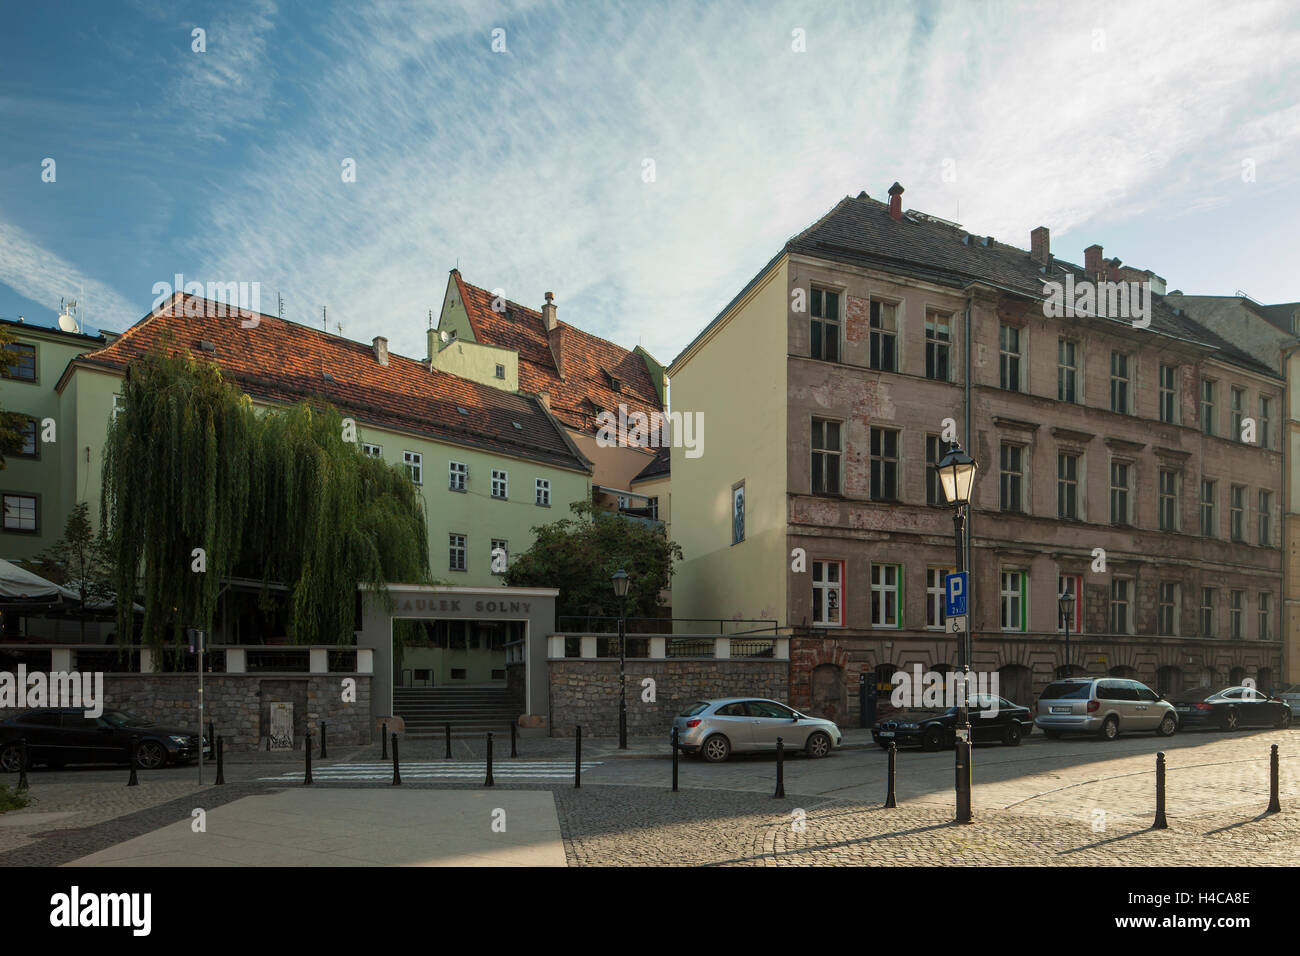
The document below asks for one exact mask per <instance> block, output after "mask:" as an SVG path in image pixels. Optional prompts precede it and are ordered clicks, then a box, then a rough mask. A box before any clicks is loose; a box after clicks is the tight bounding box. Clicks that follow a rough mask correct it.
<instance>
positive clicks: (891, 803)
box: [885, 740, 898, 810]
mask: <svg viewBox="0 0 1300 956" xmlns="http://www.w3.org/2000/svg"><path fill="white" fill-rule="evenodd" d="M897 773H898V745H897V744H895V743H894V742H893V741H892V740H891V741H890V742H889V792H888V793H886V794H885V809H886V810H888V809H890V808H892V807H897V806H898V798H897V797H895V796H894V777H895V776H896V775H897Z"/></svg>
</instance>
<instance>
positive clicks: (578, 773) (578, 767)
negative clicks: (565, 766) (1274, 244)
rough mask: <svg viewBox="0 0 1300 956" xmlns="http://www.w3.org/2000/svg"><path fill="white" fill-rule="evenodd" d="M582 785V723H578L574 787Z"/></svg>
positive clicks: (574, 740) (575, 742) (574, 760)
mask: <svg viewBox="0 0 1300 956" xmlns="http://www.w3.org/2000/svg"><path fill="white" fill-rule="evenodd" d="M581 786H582V724H578V734H577V736H576V737H574V738H573V789H574V790H577V789H578V788H579V787H581Z"/></svg>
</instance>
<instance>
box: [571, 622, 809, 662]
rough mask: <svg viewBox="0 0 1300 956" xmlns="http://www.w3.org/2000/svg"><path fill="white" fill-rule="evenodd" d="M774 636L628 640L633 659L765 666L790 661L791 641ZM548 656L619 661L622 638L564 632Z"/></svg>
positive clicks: (665, 636)
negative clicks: (726, 661) (619, 644)
mask: <svg viewBox="0 0 1300 956" xmlns="http://www.w3.org/2000/svg"><path fill="white" fill-rule="evenodd" d="M768 633H769V634H771V635H772V636H770V637H751V636H742V637H736V636H732V635H729V634H662V635H653V634H652V635H641V636H633V635H629V636H628V637H627V657H628V658H629V659H631V660H651V661H654V660H732V661H749V662H753V663H761V662H764V661H774V660H779V661H784V660H789V659H790V638H789V635H788V634H785V633H780V632H778V631H776V629H775V628H773V629H772V630H771V631H769V632H768ZM547 657H548V658H551V659H561V658H562V659H567V660H590V661H598V660H618V657H619V647H618V638H617V637H611V636H610V635H608V634H598V633H592V632H590V631H587V632H561V633H556V634H551V635H550V636H549V637H548V638H547Z"/></svg>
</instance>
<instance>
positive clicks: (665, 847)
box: [555, 787, 1300, 866]
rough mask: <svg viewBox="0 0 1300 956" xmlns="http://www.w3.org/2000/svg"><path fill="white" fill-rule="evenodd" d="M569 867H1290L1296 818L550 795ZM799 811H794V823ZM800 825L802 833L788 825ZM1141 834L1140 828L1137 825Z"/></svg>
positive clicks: (712, 795) (650, 794)
mask: <svg viewBox="0 0 1300 956" xmlns="http://www.w3.org/2000/svg"><path fill="white" fill-rule="evenodd" d="M555 797H556V804H557V807H558V808H559V810H560V824H561V827H562V830H563V833H564V836H565V847H566V850H567V853H568V858H569V863H570V865H574V866H889V865H893V866H918V865H926V866H981V865H1000V866H1008V865H1011V866H1193V865H1196V866H1213V865H1219V866H1233V865H1237V866H1261V865H1267V866H1295V865H1296V863H1297V862H1300V811H1296V810H1286V811H1284V812H1282V813H1280V814H1273V815H1271V816H1267V817H1254V818H1251V817H1245V818H1243V817H1241V816H1240V815H1233V814H1226V813H1217V814H1211V815H1206V816H1201V817H1195V818H1189V819H1186V820H1178V819H1171V820H1170V828H1169V829H1167V830H1160V831H1153V830H1149V829H1145V828H1144V827H1135V826H1131V825H1127V824H1125V825H1119V826H1116V825H1108V826H1107V828H1106V830H1105V831H1103V832H1094V831H1093V830H1092V828H1091V826H1085V825H1082V824H1078V823H1074V822H1072V821H1068V820H1059V819H1053V818H1050V817H1045V816H1042V815H1036V814H1023V813H1016V812H1013V811H1006V810H988V811H984V812H981V813H980V814H978V815H977V817H976V820H975V822H974V823H972V824H970V825H968V826H956V825H953V824H952V822H951V821H952V812H951V811H949V810H945V809H940V808H938V807H932V806H910V807H901V808H897V809H891V810H885V809H882V808H881V807H880V805H879V804H875V805H865V804H862V803H856V802H842V801H838V800H831V801H822V800H818V798H815V797H812V798H800V797H788V798H786V799H783V800H775V799H772V798H771V797H768V798H763V797H760V796H758V795H757V794H742V793H734V792H716V791H712V792H710V791H699V790H697V791H683V792H679V793H676V794H674V793H670V792H665V791H663V790H648V789H643V788H632V787H627V788H618V789H617V790H613V789H612V788H601V789H595V788H593V789H591V790H586V789H584V790H582V791H573V790H566V791H557V792H556V795H555ZM799 811H802V812H803V813H802V816H801V815H800V813H799ZM800 823H801V824H802V827H803V829H802V831H800V830H799V828H798V827H799V825H800ZM1147 825H1149V824H1147Z"/></svg>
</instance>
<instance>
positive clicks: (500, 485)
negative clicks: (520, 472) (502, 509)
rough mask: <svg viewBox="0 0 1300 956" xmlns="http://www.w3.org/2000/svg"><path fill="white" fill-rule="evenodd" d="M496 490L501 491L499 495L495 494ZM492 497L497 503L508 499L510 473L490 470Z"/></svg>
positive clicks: (501, 470) (495, 469) (502, 470)
mask: <svg viewBox="0 0 1300 956" xmlns="http://www.w3.org/2000/svg"><path fill="white" fill-rule="evenodd" d="M498 489H500V491H501V493H500V494H497V490H498ZM492 497H493V498H496V499H498V500H499V501H506V500H508V499H509V498H510V473H509V472H507V471H505V470H504V469H502V468H493V469H492Z"/></svg>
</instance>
